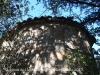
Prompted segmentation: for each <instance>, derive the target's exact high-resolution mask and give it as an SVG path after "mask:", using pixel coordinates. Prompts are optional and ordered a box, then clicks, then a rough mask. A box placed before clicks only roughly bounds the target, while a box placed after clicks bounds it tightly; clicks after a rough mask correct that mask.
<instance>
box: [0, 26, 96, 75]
mask: <svg viewBox="0 0 100 75" xmlns="http://www.w3.org/2000/svg"><path fill="white" fill-rule="evenodd" d="M9 38H11V37H9ZM9 38H8V39H9ZM91 54H92V52H91V46H90V44H89V42H88V38H87V36H86V35H85V33H84V32H83V31H81V30H80V29H78V28H77V27H72V26H66V27H62V26H60V25H59V24H54V25H53V24H48V25H41V26H40V25H36V26H34V27H24V28H22V30H21V31H19V32H18V35H17V34H16V35H14V36H13V40H12V41H10V40H5V41H4V42H3V43H2V46H1V49H0V56H1V57H0V64H1V65H0V69H1V75H5V74H7V73H8V74H9V75H32V74H33V75H66V74H68V75H70V74H73V75H94V74H95V71H96V69H95V65H94V64H95V62H94V60H93V58H92V56H91ZM91 65H93V66H91Z"/></svg>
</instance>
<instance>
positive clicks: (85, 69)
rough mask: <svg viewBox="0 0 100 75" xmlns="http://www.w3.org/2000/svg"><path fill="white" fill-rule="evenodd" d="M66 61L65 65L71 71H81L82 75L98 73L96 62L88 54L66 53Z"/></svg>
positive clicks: (77, 51)
mask: <svg viewBox="0 0 100 75" xmlns="http://www.w3.org/2000/svg"><path fill="white" fill-rule="evenodd" d="M66 57H67V59H66V60H65V63H66V64H68V67H69V68H70V69H71V70H72V71H79V70H80V71H81V72H82V73H84V75H93V74H96V73H97V72H98V71H96V70H97V67H96V62H95V61H94V59H93V56H91V55H90V54H87V53H86V54H84V53H82V52H81V50H73V51H71V52H70V51H68V52H66Z"/></svg>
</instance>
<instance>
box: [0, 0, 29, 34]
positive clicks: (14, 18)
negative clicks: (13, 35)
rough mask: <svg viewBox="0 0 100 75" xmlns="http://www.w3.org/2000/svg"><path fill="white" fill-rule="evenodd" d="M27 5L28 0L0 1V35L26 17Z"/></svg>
mask: <svg viewBox="0 0 100 75" xmlns="http://www.w3.org/2000/svg"><path fill="white" fill-rule="evenodd" d="M29 4H30V3H29V1H28V0H0V34H1V33H2V32H3V31H4V30H6V29H9V28H11V27H12V26H14V25H15V24H16V22H18V20H21V19H22V17H23V16H25V15H28V12H29ZM28 16H29V15H28Z"/></svg>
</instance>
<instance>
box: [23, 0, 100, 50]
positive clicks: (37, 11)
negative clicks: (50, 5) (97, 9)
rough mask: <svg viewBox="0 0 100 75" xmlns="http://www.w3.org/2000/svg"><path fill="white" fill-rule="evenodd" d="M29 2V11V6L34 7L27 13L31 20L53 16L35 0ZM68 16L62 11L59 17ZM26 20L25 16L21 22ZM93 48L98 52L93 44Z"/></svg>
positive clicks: (77, 11)
mask: <svg viewBox="0 0 100 75" xmlns="http://www.w3.org/2000/svg"><path fill="white" fill-rule="evenodd" d="M29 2H30V9H31V6H34V8H33V10H30V11H29V14H30V15H31V16H32V18H34V17H40V16H48V15H50V16H53V15H52V11H50V10H48V9H45V8H44V7H43V4H42V3H39V4H37V2H36V0H29ZM73 10H74V11H75V13H79V12H80V10H79V9H73ZM61 11H62V10H61ZM79 14H80V15H81V16H85V15H84V14H82V13H79ZM70 15H71V13H68V12H64V11H62V14H60V16H65V17H67V16H70ZM27 18H29V17H27V16H25V17H24V18H23V20H27ZM96 38H98V37H96ZM93 48H95V49H96V50H98V48H100V47H99V46H97V45H96V44H94V45H93Z"/></svg>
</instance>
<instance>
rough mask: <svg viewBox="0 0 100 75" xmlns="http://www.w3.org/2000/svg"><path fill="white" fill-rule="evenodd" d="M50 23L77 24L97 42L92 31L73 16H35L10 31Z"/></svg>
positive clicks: (91, 39) (92, 41)
mask: <svg viewBox="0 0 100 75" xmlns="http://www.w3.org/2000/svg"><path fill="white" fill-rule="evenodd" d="M49 23H59V24H61V25H62V24H64V25H65V24H68V25H71V26H75V27H76V26H77V27H78V28H80V29H81V30H82V31H84V32H85V33H86V34H87V36H88V37H89V39H90V41H91V43H92V44H93V43H95V42H96V39H95V38H94V36H92V35H90V33H89V32H88V31H87V30H86V29H85V28H84V26H82V25H80V24H79V23H78V22H76V21H73V17H68V18H65V17H51V16H41V17H39V18H38V17H34V18H28V19H27V20H24V21H23V22H19V23H18V25H17V26H15V27H14V28H12V29H11V30H9V31H10V32H12V31H13V30H16V29H19V28H23V27H25V26H26V25H30V24H31V25H36V24H38V25H41V24H49Z"/></svg>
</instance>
